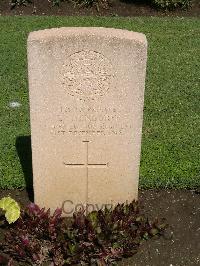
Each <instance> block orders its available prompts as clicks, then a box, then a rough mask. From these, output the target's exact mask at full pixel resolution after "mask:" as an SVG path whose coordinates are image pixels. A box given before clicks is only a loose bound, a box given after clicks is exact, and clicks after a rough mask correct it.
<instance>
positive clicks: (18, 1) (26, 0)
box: [10, 0, 32, 8]
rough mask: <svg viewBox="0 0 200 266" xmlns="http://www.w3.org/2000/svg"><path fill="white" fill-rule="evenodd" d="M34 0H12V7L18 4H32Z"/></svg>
mask: <svg viewBox="0 0 200 266" xmlns="http://www.w3.org/2000/svg"><path fill="white" fill-rule="evenodd" d="M31 3H32V0H11V2H10V4H11V8H14V7H16V6H26V5H27V4H31Z"/></svg>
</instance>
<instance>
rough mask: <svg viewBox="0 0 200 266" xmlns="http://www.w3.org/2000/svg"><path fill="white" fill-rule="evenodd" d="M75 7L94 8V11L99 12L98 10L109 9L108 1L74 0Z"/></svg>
mask: <svg viewBox="0 0 200 266" xmlns="http://www.w3.org/2000/svg"><path fill="white" fill-rule="evenodd" d="M73 2H74V3H75V5H78V6H80V7H90V6H96V9H97V10H98V11H99V10H100V8H106V9H107V8H109V5H110V1H109V0H74V1H73Z"/></svg>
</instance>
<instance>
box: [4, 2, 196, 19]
mask: <svg viewBox="0 0 200 266" xmlns="http://www.w3.org/2000/svg"><path fill="white" fill-rule="evenodd" d="M111 1H112V2H111V3H110V6H109V7H108V8H102V7H101V6H100V9H99V11H98V10H97V7H96V6H93V7H89V8H83V7H79V6H77V5H76V6H75V5H74V3H72V2H70V1H69V2H62V3H61V4H60V6H59V7H57V6H54V7H53V6H52V2H50V1H48V0H35V1H33V3H34V4H28V5H27V6H20V7H16V8H14V9H11V8H10V5H9V2H10V1H8V0H1V1H0V15H50V16H51V15H62V16H88V15H90V16H122V17H123V16H124V17H127V16H128V17H133V16H179V17H184V16H190V17H196V16H199V15H200V1H199V0H193V4H192V7H191V8H190V9H189V10H181V9H176V10H174V11H170V12H169V11H168V12H165V11H161V10H156V9H155V8H153V7H151V6H150V5H148V4H147V1H134V0H111ZM145 2H146V3H145Z"/></svg>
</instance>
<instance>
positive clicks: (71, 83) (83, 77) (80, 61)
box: [61, 51, 113, 101]
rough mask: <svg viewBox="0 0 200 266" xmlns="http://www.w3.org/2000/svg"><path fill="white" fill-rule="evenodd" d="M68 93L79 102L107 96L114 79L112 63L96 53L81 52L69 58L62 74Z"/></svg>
mask: <svg viewBox="0 0 200 266" xmlns="http://www.w3.org/2000/svg"><path fill="white" fill-rule="evenodd" d="M61 76H62V78H61V80H62V85H63V86H64V88H65V89H66V91H67V93H68V94H69V95H71V96H74V97H77V98H78V99H79V100H83V101H85V100H95V99H98V98H99V97H102V96H103V95H105V94H106V93H107V92H108V91H109V88H110V85H111V83H112V78H113V67H112V64H111V62H110V61H109V60H108V59H107V58H106V57H105V56H104V55H102V54H100V53H98V52H95V51H80V52H77V53H74V54H72V55H71V56H70V57H68V59H67V61H66V62H65V64H64V65H63V70H62V73H61Z"/></svg>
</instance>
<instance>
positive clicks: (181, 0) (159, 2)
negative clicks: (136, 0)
mask: <svg viewBox="0 0 200 266" xmlns="http://www.w3.org/2000/svg"><path fill="white" fill-rule="evenodd" d="M151 1H152V4H153V5H155V6H156V7H158V8H162V9H168V10H170V9H174V8H177V7H182V8H188V7H190V6H191V0H151Z"/></svg>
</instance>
